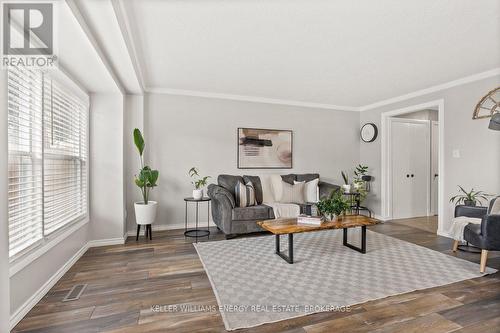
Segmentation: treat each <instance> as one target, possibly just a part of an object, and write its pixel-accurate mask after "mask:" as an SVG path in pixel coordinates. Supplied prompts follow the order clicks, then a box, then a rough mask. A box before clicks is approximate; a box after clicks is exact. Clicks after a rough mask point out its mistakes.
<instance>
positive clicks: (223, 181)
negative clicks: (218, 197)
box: [217, 175, 244, 197]
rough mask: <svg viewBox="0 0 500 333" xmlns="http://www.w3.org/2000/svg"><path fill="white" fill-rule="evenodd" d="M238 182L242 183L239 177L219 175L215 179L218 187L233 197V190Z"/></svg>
mask: <svg viewBox="0 0 500 333" xmlns="http://www.w3.org/2000/svg"><path fill="white" fill-rule="evenodd" d="M238 182H241V183H244V181H243V177H241V176H232V175H220V176H219V177H217V183H218V184H219V186H221V187H223V188H225V189H226V190H228V191H229V193H231V194H232V195H233V197H234V189H235V187H236V184H237V183H238Z"/></svg>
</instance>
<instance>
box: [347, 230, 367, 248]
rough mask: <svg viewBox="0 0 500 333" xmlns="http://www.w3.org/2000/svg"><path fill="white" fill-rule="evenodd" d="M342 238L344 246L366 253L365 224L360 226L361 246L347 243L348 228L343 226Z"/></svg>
mask: <svg viewBox="0 0 500 333" xmlns="http://www.w3.org/2000/svg"><path fill="white" fill-rule="evenodd" d="M343 230H344V239H343V244H344V246H347V247H348V248H350V249H353V250H356V251H358V252H361V253H366V226H365V225H364V226H362V227H361V248H359V247H357V246H354V245H352V244H349V243H348V242H347V230H349V229H348V228H344V229H343Z"/></svg>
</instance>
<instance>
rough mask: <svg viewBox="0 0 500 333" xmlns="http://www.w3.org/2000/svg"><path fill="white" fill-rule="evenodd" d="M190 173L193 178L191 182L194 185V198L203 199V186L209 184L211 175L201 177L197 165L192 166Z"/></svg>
mask: <svg viewBox="0 0 500 333" xmlns="http://www.w3.org/2000/svg"><path fill="white" fill-rule="evenodd" d="M188 174H189V177H191V178H192V179H193V181H192V182H191V184H193V186H194V189H193V199H194V200H201V198H203V188H204V187H205V186H207V183H208V179H209V178H210V176H205V177H201V176H200V174H199V172H198V169H197V168H196V167H192V168H191V169H189V171H188Z"/></svg>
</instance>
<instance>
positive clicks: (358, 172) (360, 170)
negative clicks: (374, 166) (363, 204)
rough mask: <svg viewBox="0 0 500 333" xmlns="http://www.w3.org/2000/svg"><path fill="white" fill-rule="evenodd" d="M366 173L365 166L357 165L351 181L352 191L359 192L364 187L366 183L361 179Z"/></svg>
mask: <svg viewBox="0 0 500 333" xmlns="http://www.w3.org/2000/svg"><path fill="white" fill-rule="evenodd" d="M367 173H368V167H367V166H366V165H362V164H358V166H357V167H356V169H354V180H353V185H354V189H356V190H357V191H359V190H361V189H363V188H364V187H365V184H366V182H365V180H364V179H363V177H364V176H366V174H367Z"/></svg>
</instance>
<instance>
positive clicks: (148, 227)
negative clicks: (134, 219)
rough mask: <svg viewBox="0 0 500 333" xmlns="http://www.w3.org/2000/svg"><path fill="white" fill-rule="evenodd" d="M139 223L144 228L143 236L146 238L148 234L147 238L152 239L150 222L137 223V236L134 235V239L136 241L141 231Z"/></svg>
mask: <svg viewBox="0 0 500 333" xmlns="http://www.w3.org/2000/svg"><path fill="white" fill-rule="evenodd" d="M141 225H144V227H145V228H146V229H145V230H144V236H145V237H146V239H148V235H149V240H152V239H153V229H152V228H151V224H138V225H137V236H136V237H135V241H136V242H137V241H138V240H139V233H140V232H141Z"/></svg>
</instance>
